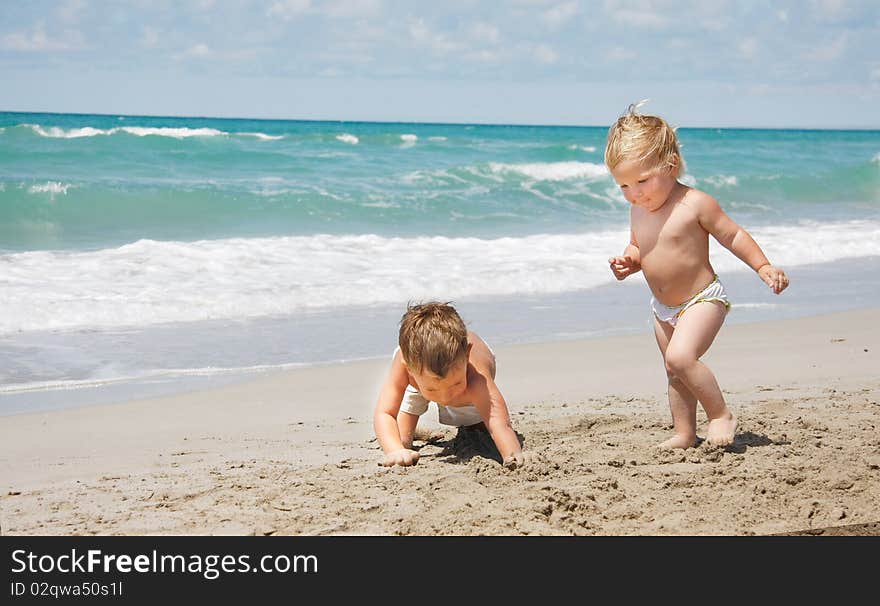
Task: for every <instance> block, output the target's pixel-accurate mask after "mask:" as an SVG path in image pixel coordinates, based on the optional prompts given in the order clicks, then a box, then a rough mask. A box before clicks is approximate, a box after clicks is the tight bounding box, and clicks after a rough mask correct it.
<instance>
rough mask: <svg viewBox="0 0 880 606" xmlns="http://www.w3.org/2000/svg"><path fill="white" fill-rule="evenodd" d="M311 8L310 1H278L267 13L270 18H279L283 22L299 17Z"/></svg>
mask: <svg viewBox="0 0 880 606" xmlns="http://www.w3.org/2000/svg"><path fill="white" fill-rule="evenodd" d="M311 6H312V1H311V0H279V1H278V2H275V3H274V4H272V6H270V7H269V10H268V11H267V14H268V15H269V16H270V17H281V18H282V19H284V20H285V21H288V20H290V19H293V18H295V17H299V16H300V15H302V14H303V13H305V12H306V11H308V10H309V8H311Z"/></svg>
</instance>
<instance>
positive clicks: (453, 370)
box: [410, 356, 468, 404]
mask: <svg viewBox="0 0 880 606" xmlns="http://www.w3.org/2000/svg"><path fill="white" fill-rule="evenodd" d="M467 368H468V358H467V356H462V358H461V359H460V360H458V361H456V362H455V363H454V364H453V365H452V366H451V367H450V368H449V372H447V373H446V376H445V377H438V376H437V375H435V374H434V373H433V372H431V371H430V370H427V369H423V370H422V371H420V372H416V371H415V370H413V369H410V374H412V376H413V379H415V381H416V383H417V384H418V386H419V392H421V394H422V395H423V396H425V397H426V398H427V399H429V400H431V401H433V402H439V403H440V404H445V403H446V402H452V401H454V400H455V399H456V398H458V397H459V396H461V395H462V394H463V393H464V390H465V389H467Z"/></svg>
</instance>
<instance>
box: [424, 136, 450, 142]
mask: <svg viewBox="0 0 880 606" xmlns="http://www.w3.org/2000/svg"><path fill="white" fill-rule="evenodd" d="M428 141H446V137H439V136H437V137H428Z"/></svg>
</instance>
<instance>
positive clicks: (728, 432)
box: [706, 412, 736, 446]
mask: <svg viewBox="0 0 880 606" xmlns="http://www.w3.org/2000/svg"><path fill="white" fill-rule="evenodd" d="M734 435H736V417H735V416H733V414H732V413H730V412H728V413H727V415H725V416H723V417H720V418H717V419H712V420H711V421H709V425H708V427H707V428H706V442H708V443H709V444H710V445H711V446H729V445H731V444H733V437H734Z"/></svg>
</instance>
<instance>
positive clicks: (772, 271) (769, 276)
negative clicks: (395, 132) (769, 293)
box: [758, 263, 788, 295]
mask: <svg viewBox="0 0 880 606" xmlns="http://www.w3.org/2000/svg"><path fill="white" fill-rule="evenodd" d="M758 275H759V276H760V277H761V279H762V280H764V283H765V284H766V285H767V286H769V287H770V288H771V289H772V290H773V293H774V294H777V295H778V294H779V293H781V292H782V291H783V290H785V289H786V287H788V276H786V275H785V272H784V271H782V270H781V269H779V268H778V267H773V266H772V265H770V264H769V263H768V264H766V265H762V266H761V267H759V268H758Z"/></svg>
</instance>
